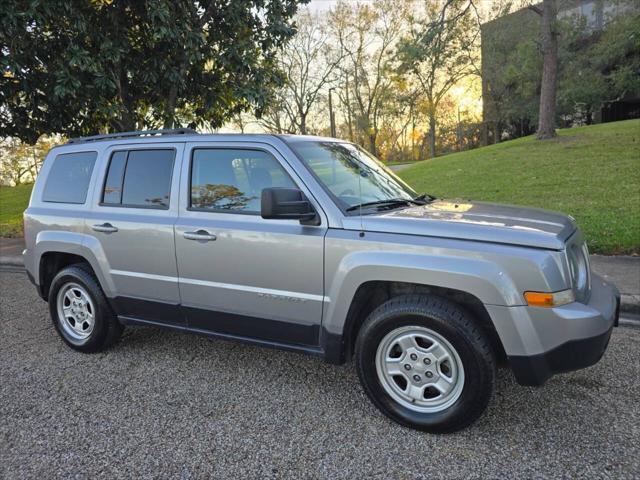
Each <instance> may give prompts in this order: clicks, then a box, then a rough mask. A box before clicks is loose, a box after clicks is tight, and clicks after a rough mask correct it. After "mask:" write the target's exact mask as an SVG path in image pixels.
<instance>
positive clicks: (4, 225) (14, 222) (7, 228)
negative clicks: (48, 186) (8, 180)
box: [0, 184, 33, 237]
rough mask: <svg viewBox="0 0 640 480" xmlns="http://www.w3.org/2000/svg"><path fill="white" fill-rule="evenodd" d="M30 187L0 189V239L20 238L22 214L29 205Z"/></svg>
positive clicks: (30, 185)
mask: <svg viewBox="0 0 640 480" xmlns="http://www.w3.org/2000/svg"><path fill="white" fill-rule="evenodd" d="M32 187H33V185H32V184H29V185H19V186H17V187H0V237H20V236H22V212H24V210H25V208H27V205H28V204H29V196H30V195H31V188H32Z"/></svg>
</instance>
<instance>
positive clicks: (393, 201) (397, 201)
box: [347, 198, 416, 212]
mask: <svg viewBox="0 0 640 480" xmlns="http://www.w3.org/2000/svg"><path fill="white" fill-rule="evenodd" d="M410 203H416V202H415V201H414V200H411V199H410V198H387V199H384V200H375V201H373V202H365V203H359V204H358V205H352V206H351V207H349V208H347V212H352V211H354V210H358V209H360V208H367V207H387V206H389V207H392V206H394V205H408V204H410Z"/></svg>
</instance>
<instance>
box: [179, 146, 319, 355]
mask: <svg viewBox="0 0 640 480" xmlns="http://www.w3.org/2000/svg"><path fill="white" fill-rule="evenodd" d="M183 163H184V165H183V170H182V189H181V191H182V194H181V198H180V212H179V218H178V221H177V223H176V226H175V242H176V256H177V260H178V271H179V285H180V296H181V299H182V304H183V308H184V309H185V312H186V316H187V322H188V325H189V327H193V328H197V329H203V330H208V331H213V332H217V333H223V334H229V335H236V336H241V337H250V338H256V339H260V340H264V341H268V342H275V343H286V344H296V345H303V346H316V345H318V337H319V328H320V322H321V318H322V306H323V299H324V292H323V248H324V247H323V245H324V235H325V233H326V224H327V222H326V219H324V218H323V219H322V222H321V225H320V226H303V225H301V224H300V223H299V222H298V221H295V220H265V219H263V218H262V217H261V216H260V197H261V192H262V189H263V188H266V187H297V188H303V185H301V182H300V180H299V179H298V178H297V177H296V176H295V172H293V170H292V169H291V167H289V165H288V164H287V163H286V161H285V159H284V158H283V157H282V156H281V155H280V154H279V153H278V152H277V151H276V150H275V149H273V148H272V147H270V146H268V145H265V144H258V143H256V144H255V146H254V147H248V146H247V145H246V144H243V145H242V146H234V145H233V144H222V143H206V142H203V143H193V144H187V145H186V147H185V161H184V162H183ZM312 201H313V200H312Z"/></svg>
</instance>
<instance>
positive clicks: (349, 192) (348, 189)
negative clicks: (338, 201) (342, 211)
mask: <svg viewBox="0 0 640 480" xmlns="http://www.w3.org/2000/svg"><path fill="white" fill-rule="evenodd" d="M355 194H356V192H354V191H353V190H352V189H351V188H347V189H346V190H343V191H342V192H340V195H338V196H339V197H343V196H344V195H355Z"/></svg>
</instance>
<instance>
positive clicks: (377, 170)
mask: <svg viewBox="0 0 640 480" xmlns="http://www.w3.org/2000/svg"><path fill="white" fill-rule="evenodd" d="M291 147H292V148H293V150H294V151H295V152H296V153H297V155H298V156H299V157H300V159H301V160H302V161H303V162H304V163H305V164H306V165H307V166H308V167H309V169H310V170H311V171H312V172H313V173H315V175H316V177H317V178H318V179H319V180H320V182H322V183H323V184H324V186H325V187H326V188H327V189H328V190H329V191H330V192H331V193H332V194H333V197H334V198H335V199H336V200H337V202H338V204H339V206H340V207H341V208H342V209H343V210H351V209H353V208H355V207H357V206H358V205H362V206H363V207H365V206H366V204H371V203H375V202H384V201H387V200H405V201H407V202H409V201H412V199H413V198H414V197H415V196H416V192H414V191H413V190H412V189H411V188H410V187H409V186H408V185H407V184H406V183H404V182H403V181H402V180H400V179H399V178H398V177H397V176H396V175H395V174H394V173H393V172H392V171H391V170H389V169H388V168H387V167H386V166H384V165H383V164H382V163H381V162H380V161H379V160H377V159H376V158H375V157H373V156H372V155H370V154H369V153H367V152H366V151H365V150H363V149H361V148H360V147H358V146H356V145H353V144H350V143H342V142H319V141H308V140H307V141H299V142H292V144H291Z"/></svg>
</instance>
